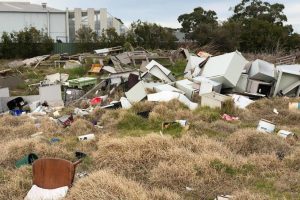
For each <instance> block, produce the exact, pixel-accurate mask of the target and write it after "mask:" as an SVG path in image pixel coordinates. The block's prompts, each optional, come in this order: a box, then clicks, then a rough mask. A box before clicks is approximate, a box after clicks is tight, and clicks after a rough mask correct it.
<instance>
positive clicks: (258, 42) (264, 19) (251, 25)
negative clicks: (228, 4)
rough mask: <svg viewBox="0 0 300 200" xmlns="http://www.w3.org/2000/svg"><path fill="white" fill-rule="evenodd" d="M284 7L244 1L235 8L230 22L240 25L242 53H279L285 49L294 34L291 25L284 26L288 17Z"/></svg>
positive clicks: (256, 0) (252, 0)
mask: <svg viewBox="0 0 300 200" xmlns="http://www.w3.org/2000/svg"><path fill="white" fill-rule="evenodd" d="M283 10H284V5H282V4H277V3H276V4H270V3H268V2H263V1H261V0H242V2H241V3H240V4H238V5H236V6H235V7H234V15H233V16H232V17H231V18H229V21H230V22H235V23H240V24H241V26H240V28H241V36H240V47H241V50H242V51H272V52H274V51H277V50H278V49H282V48H284V47H285V46H286V45H285V43H286V41H287V40H288V38H289V37H290V35H291V34H292V32H293V29H292V26H291V25H284V22H286V21H287V17H286V15H285V14H284V12H283Z"/></svg>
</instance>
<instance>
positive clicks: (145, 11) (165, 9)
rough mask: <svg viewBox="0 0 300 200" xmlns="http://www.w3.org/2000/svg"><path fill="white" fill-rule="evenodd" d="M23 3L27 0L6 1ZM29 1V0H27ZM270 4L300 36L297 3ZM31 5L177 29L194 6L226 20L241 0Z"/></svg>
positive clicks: (56, 0) (79, 0)
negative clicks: (280, 8) (104, 13)
mask: <svg viewBox="0 0 300 200" xmlns="http://www.w3.org/2000/svg"><path fill="white" fill-rule="evenodd" d="M5 1H26V0H5ZM27 1H28V0H27ZM267 1H268V2H270V3H282V4H284V5H285V10H284V12H285V14H286V15H287V17H288V23H289V24H292V25H293V27H294V29H295V30H296V31H297V32H299V33H300V0H267ZM30 2H32V3H38V4H40V3H42V2H47V3H48V5H49V6H50V7H54V8H57V9H62V10H64V9H66V8H67V7H68V8H69V9H73V8H75V7H78V8H107V9H108V12H109V13H110V14H112V15H113V16H115V17H117V18H120V19H121V20H122V21H123V22H124V23H125V24H126V25H127V26H128V25H130V23H131V22H133V21H137V20H138V19H141V20H142V21H148V22H156V23H158V24H161V25H163V26H168V27H172V28H179V27H180V24H179V23H178V21H177V18H178V16H179V15H181V14H184V13H190V12H192V11H193V9H194V8H196V7H199V6H201V7H203V8H204V9H211V10H214V11H216V12H217V14H218V17H219V20H226V19H227V18H228V17H230V16H231V15H232V13H233V12H232V11H229V8H230V7H234V6H235V5H236V4H238V3H239V2H241V0H151V1H150V0H30Z"/></svg>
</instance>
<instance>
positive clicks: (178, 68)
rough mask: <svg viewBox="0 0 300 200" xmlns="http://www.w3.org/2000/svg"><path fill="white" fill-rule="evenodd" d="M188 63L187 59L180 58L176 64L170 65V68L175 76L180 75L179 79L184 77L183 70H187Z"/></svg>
mask: <svg viewBox="0 0 300 200" xmlns="http://www.w3.org/2000/svg"><path fill="white" fill-rule="evenodd" d="M186 64H187V61H186V60H178V61H176V63H175V64H173V65H172V66H170V67H169V70H171V71H172V72H173V74H174V75H175V76H178V78H179V79H180V78H183V72H184V70H185V67H186Z"/></svg>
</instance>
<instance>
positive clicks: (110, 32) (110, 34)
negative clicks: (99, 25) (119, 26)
mask: <svg viewBox="0 0 300 200" xmlns="http://www.w3.org/2000/svg"><path fill="white" fill-rule="evenodd" d="M125 40H126V37H125V35H124V34H121V35H119V34H118V33H117V32H116V29H115V28H109V29H107V30H103V32H102V34H101V36H100V44H101V46H103V47H115V46H122V45H124V43H125Z"/></svg>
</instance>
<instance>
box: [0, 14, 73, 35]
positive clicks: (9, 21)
mask: <svg viewBox="0 0 300 200" xmlns="http://www.w3.org/2000/svg"><path fill="white" fill-rule="evenodd" d="M65 16H66V14H65V13H50V36H51V37H52V38H53V39H54V40H56V37H57V36H62V37H66V36H67V33H66V19H65ZM25 27H35V28H37V29H38V30H42V29H43V30H44V31H45V32H46V33H48V20H47V13H16V12H14V13H13V12H12V13H8V12H7V13H6V12H0V37H1V36H2V33H3V32H8V33H10V32H13V31H20V30H22V29H24V28H25Z"/></svg>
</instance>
